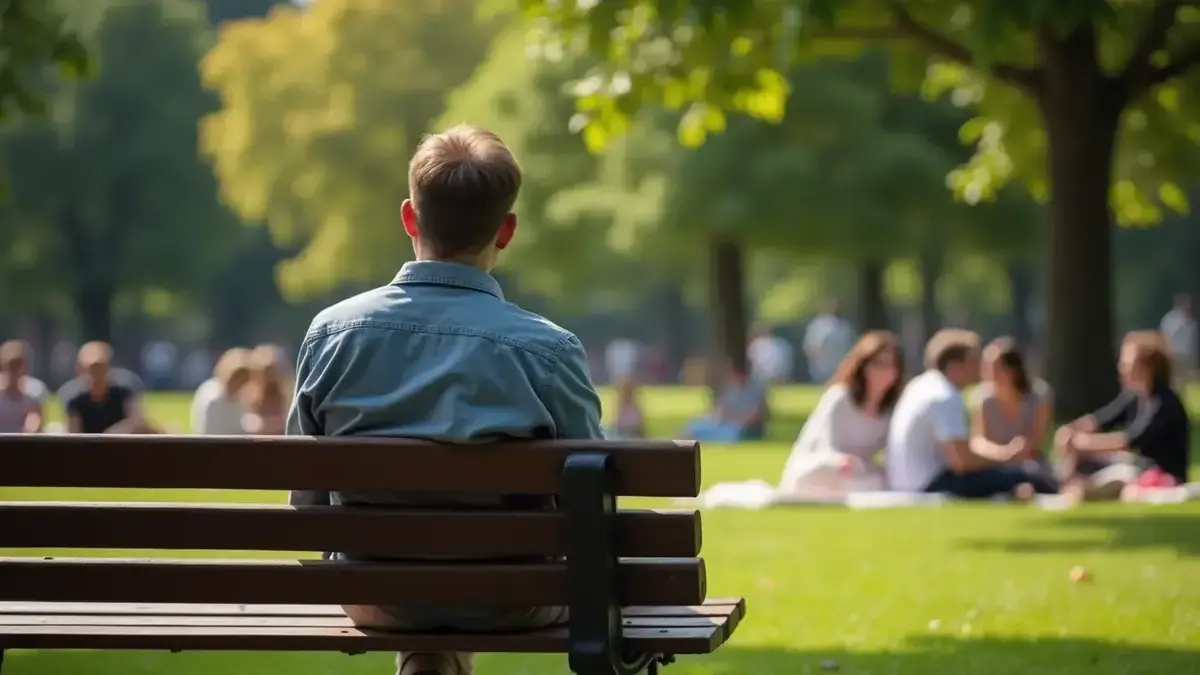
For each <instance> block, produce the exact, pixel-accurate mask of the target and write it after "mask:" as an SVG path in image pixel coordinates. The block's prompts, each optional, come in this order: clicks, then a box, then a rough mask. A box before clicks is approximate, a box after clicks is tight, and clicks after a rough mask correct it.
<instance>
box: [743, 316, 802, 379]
mask: <svg viewBox="0 0 1200 675" xmlns="http://www.w3.org/2000/svg"><path fill="white" fill-rule="evenodd" d="M753 335H754V339H752V340H750V345H749V347H748V348H747V350H746V357H747V359H748V360H749V361H750V377H752V378H753V379H755V380H757V381H759V382H762V383H763V384H778V383H780V382H787V381H788V380H789V379H791V376H792V359H793V357H792V346H791V345H790V344H788V342H787V340H784V339H783V338H781V337H779V336H778V335H775V334H774V333H772V332H771V329H770V328H769V327H767V326H757V327H755V329H754V331H753Z"/></svg>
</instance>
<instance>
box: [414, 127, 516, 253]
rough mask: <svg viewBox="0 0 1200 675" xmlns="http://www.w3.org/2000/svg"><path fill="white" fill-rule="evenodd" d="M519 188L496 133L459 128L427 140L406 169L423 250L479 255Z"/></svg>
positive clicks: (513, 162) (513, 161) (509, 158)
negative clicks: (423, 246) (424, 248)
mask: <svg viewBox="0 0 1200 675" xmlns="http://www.w3.org/2000/svg"><path fill="white" fill-rule="evenodd" d="M520 189H521V168H520V167H519V166H517V160H516V159H514V158H513V156H512V153H511V152H509V149H508V147H507V146H506V145H504V142H503V141H501V140H500V138H499V137H498V136H496V134H494V133H492V132H490V131H487V130H486V129H481V128H479V127H474V126H469V125H460V126H457V127H454V128H453V129H450V130H448V131H446V132H444V133H440V134H435V135H431V136H426V137H425V139H424V140H422V141H421V145H420V146H419V147H417V151H416V153H415V154H414V155H413V158H412V161H411V162H410V163H409V165H408V194H409V197H410V198H411V199H412V203H413V210H414V211H415V212H416V216H417V229H418V231H419V232H420V236H421V240H422V242H423V244H424V245H425V246H427V247H428V252H429V253H430V254H431V255H433V256H435V257H439V258H452V257H454V256H458V255H464V254H471V253H478V252H480V251H482V250H483V249H484V247H485V246H487V245H488V244H489V243H490V242H491V241H492V239H494V238H495V237H496V232H498V231H499V230H500V226H501V225H502V224H503V223H504V218H505V216H507V215H508V214H509V213H511V212H512V208H513V204H515V203H516V201H517V193H518V192H519V191H520Z"/></svg>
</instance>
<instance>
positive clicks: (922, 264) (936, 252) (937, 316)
mask: <svg viewBox="0 0 1200 675" xmlns="http://www.w3.org/2000/svg"><path fill="white" fill-rule="evenodd" d="M942 262H943V261H942V253H941V250H940V249H939V248H937V244H936V242H929V244H927V245H926V246H925V250H923V251H922V252H921V257H920V259H919V260H918V261H917V264H918V268H919V272H920V275H921V331H922V333H923V335H922V338H923V339H922V340H921V344H925V343H926V342H929V338H931V337H933V334H934V333H936V332H937V331H938V328H939V327H940V326H941V325H942V316H941V311H939V309H938V298H937V283H938V280H939V279H941V278H942Z"/></svg>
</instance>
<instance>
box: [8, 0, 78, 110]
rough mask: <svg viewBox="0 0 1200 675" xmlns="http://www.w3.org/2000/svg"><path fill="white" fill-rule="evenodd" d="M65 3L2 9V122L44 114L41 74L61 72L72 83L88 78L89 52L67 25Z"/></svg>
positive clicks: (22, 1)
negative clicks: (53, 69) (54, 69)
mask: <svg viewBox="0 0 1200 675" xmlns="http://www.w3.org/2000/svg"><path fill="white" fill-rule="evenodd" d="M61 4H62V3H54V2H47V1H46V0H7V2H5V3H4V6H3V8H2V9H0V122H3V121H5V120H6V119H8V118H9V117H11V116H12V115H13V114H14V113H19V114H22V115H37V114H40V113H43V112H44V111H45V103H46V101H45V92H44V91H43V88H42V87H39V86H38V80H39V79H40V78H39V75H40V73H41V72H42V71H43V70H45V69H46V68H47V67H48V66H56V67H57V68H58V69H59V71H60V72H61V74H62V75H64V76H66V77H67V78H77V77H80V76H83V75H86V74H87V73H88V70H89V62H88V56H87V50H86V49H84V46H83V42H82V41H80V39H79V35H78V33H77V32H76V31H75V30H73V28H72V27H70V26H69V25H68V23H67V20H66V17H65V16H64V15H63V12H62V10H61V8H60V5H61Z"/></svg>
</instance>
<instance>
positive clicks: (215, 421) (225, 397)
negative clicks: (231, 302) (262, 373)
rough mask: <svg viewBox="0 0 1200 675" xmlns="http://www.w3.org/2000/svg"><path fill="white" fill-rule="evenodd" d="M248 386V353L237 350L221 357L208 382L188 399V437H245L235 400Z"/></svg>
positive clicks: (241, 414)
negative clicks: (189, 401) (202, 435)
mask: <svg viewBox="0 0 1200 675" xmlns="http://www.w3.org/2000/svg"><path fill="white" fill-rule="evenodd" d="M249 382H250V350H248V349H242V348H240V347H237V348H234V349H230V350H229V351H227V352H225V353H224V354H222V355H221V358H220V359H219V360H218V361H217V366H216V368H214V369H213V376H212V378H211V379H209V380H208V381H206V382H205V383H204V384H201V385H200V386H199V388H197V389H196V396H195V397H194V398H193V399H192V433H194V434H206V435H215V436H238V435H241V434H244V433H246V430H245V428H244V427H243V426H242V417H243V416H244V415H245V414H246V410H245V408H244V407H243V406H242V404H241V403H240V401H239V399H238V396H239V394H240V393H241V391H242V389H243V388H244V387H245V386H246V384H248V383H249Z"/></svg>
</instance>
